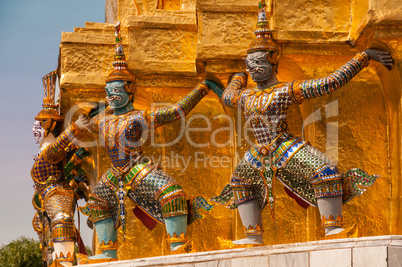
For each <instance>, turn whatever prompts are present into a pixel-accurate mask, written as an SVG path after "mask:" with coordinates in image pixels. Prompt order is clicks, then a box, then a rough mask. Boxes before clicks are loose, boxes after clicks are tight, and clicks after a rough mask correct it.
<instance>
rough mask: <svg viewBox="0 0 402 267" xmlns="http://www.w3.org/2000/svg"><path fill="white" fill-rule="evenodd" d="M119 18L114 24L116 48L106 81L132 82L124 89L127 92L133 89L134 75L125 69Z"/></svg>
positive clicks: (132, 91) (125, 63) (125, 62)
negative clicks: (111, 68) (111, 67)
mask: <svg viewBox="0 0 402 267" xmlns="http://www.w3.org/2000/svg"><path fill="white" fill-rule="evenodd" d="M120 24H121V23H120V20H118V21H117V22H116V23H115V25H114V29H115V36H116V38H115V40H116V49H115V55H114V62H113V63H112V64H113V67H114V68H113V71H112V72H111V73H109V75H108V76H107V78H106V82H107V83H108V82H112V81H125V82H131V83H132V84H131V85H130V86H129V88H127V89H126V91H127V93H134V91H135V77H134V76H133V75H132V74H131V73H130V71H129V70H128V69H127V61H126V55H125V54H124V51H123V42H122V37H121V32H120Z"/></svg>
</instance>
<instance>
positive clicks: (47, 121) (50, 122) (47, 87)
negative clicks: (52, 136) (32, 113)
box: [35, 71, 64, 131]
mask: <svg viewBox="0 0 402 267" xmlns="http://www.w3.org/2000/svg"><path fill="white" fill-rule="evenodd" d="M56 80H57V73H56V71H52V72H50V73H49V74H47V75H45V76H43V78H42V83H43V94H44V96H43V104H42V110H41V111H40V112H39V113H38V115H36V117H35V120H38V121H42V122H44V123H42V124H43V125H42V127H43V128H44V129H45V130H49V131H53V129H54V127H55V126H56V122H57V121H63V119H64V118H63V116H61V115H60V113H59V105H58V104H56V102H55V99H56V95H55V94H56Z"/></svg>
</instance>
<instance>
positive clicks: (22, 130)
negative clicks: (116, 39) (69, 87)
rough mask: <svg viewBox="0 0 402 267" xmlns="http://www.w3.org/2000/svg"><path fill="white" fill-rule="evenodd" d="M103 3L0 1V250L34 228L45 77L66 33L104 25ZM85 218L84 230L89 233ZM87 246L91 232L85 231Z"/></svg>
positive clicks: (81, 0)
mask: <svg viewBox="0 0 402 267" xmlns="http://www.w3.org/2000/svg"><path fill="white" fill-rule="evenodd" d="M104 6H105V1H104V0H68V1H67V0H64V1H61V0H36V1H28V0H0V36H1V41H0V88H1V98H0V122H1V125H2V127H1V128H2V129H1V130H0V172H1V176H0V181H1V185H0V206H1V211H0V213H1V216H0V226H1V227H0V245H1V244H8V243H9V242H10V241H11V240H13V239H15V238H17V237H19V236H22V235H24V236H27V237H33V238H35V239H37V235H36V233H35V232H34V231H33V229H32V217H33V215H34V214H35V212H34V209H33V207H32V204H31V200H32V195H33V187H32V186H33V182H32V179H31V176H30V170H31V167H32V164H33V160H32V155H33V154H34V153H36V152H37V150H38V145H37V144H35V141H34V138H33V135H32V131H31V129H32V124H33V122H34V117H35V116H36V114H37V113H38V112H39V111H40V110H41V108H42V106H41V105H42V98H43V88H42V81H41V78H42V76H44V75H45V74H47V73H49V72H50V71H52V70H55V69H56V68H57V60H58V54H59V44H60V38H61V33H62V32H63V31H65V32H72V31H73V30H74V27H84V25H85V21H90V22H104V20H105V12H104V9H105V8H104ZM85 220H86V219H85V218H83V216H81V229H85V228H87V226H86V223H85ZM82 232H83V238H84V242H85V244H86V245H89V246H90V245H91V231H89V230H82Z"/></svg>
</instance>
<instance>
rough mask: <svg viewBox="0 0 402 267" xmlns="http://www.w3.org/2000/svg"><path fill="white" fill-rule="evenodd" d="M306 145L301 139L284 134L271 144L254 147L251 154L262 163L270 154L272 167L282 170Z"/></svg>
mask: <svg viewBox="0 0 402 267" xmlns="http://www.w3.org/2000/svg"><path fill="white" fill-rule="evenodd" d="M304 144H305V142H303V141H301V139H300V138H295V137H293V136H292V135H290V134H289V133H287V132H282V133H281V134H280V135H279V136H278V137H277V138H275V140H273V141H272V142H271V143H270V144H268V145H264V146H259V145H256V146H254V147H252V148H251V149H250V153H251V155H252V156H253V157H254V158H256V159H257V160H260V161H261V159H262V157H265V156H268V155H269V154H270V155H269V156H270V162H271V166H272V167H278V168H281V167H283V166H284V165H285V164H286V162H287V161H288V160H289V159H290V158H291V157H292V156H293V154H294V153H295V152H297V151H298V150H299V149H300V148H301V147H303V146H304Z"/></svg>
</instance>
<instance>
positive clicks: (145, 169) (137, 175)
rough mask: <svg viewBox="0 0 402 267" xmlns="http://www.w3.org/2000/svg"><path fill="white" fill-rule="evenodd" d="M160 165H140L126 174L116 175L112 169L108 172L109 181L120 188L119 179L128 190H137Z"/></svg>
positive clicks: (149, 163) (147, 163)
mask: <svg viewBox="0 0 402 267" xmlns="http://www.w3.org/2000/svg"><path fill="white" fill-rule="evenodd" d="M157 167H158V165H154V164H152V163H151V162H146V163H138V164H136V165H135V166H134V167H132V168H131V169H130V170H129V171H128V172H127V173H126V174H122V175H115V174H113V171H112V169H109V170H108V171H107V174H106V177H107V179H108V180H109V181H110V182H111V183H112V184H114V185H115V186H116V187H118V184H119V178H120V177H121V178H122V179H123V183H124V186H125V187H126V189H135V188H137V186H138V185H139V184H140V183H141V181H142V179H144V178H145V176H147V175H148V174H149V173H150V172H151V171H153V170H154V169H156V168H157Z"/></svg>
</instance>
